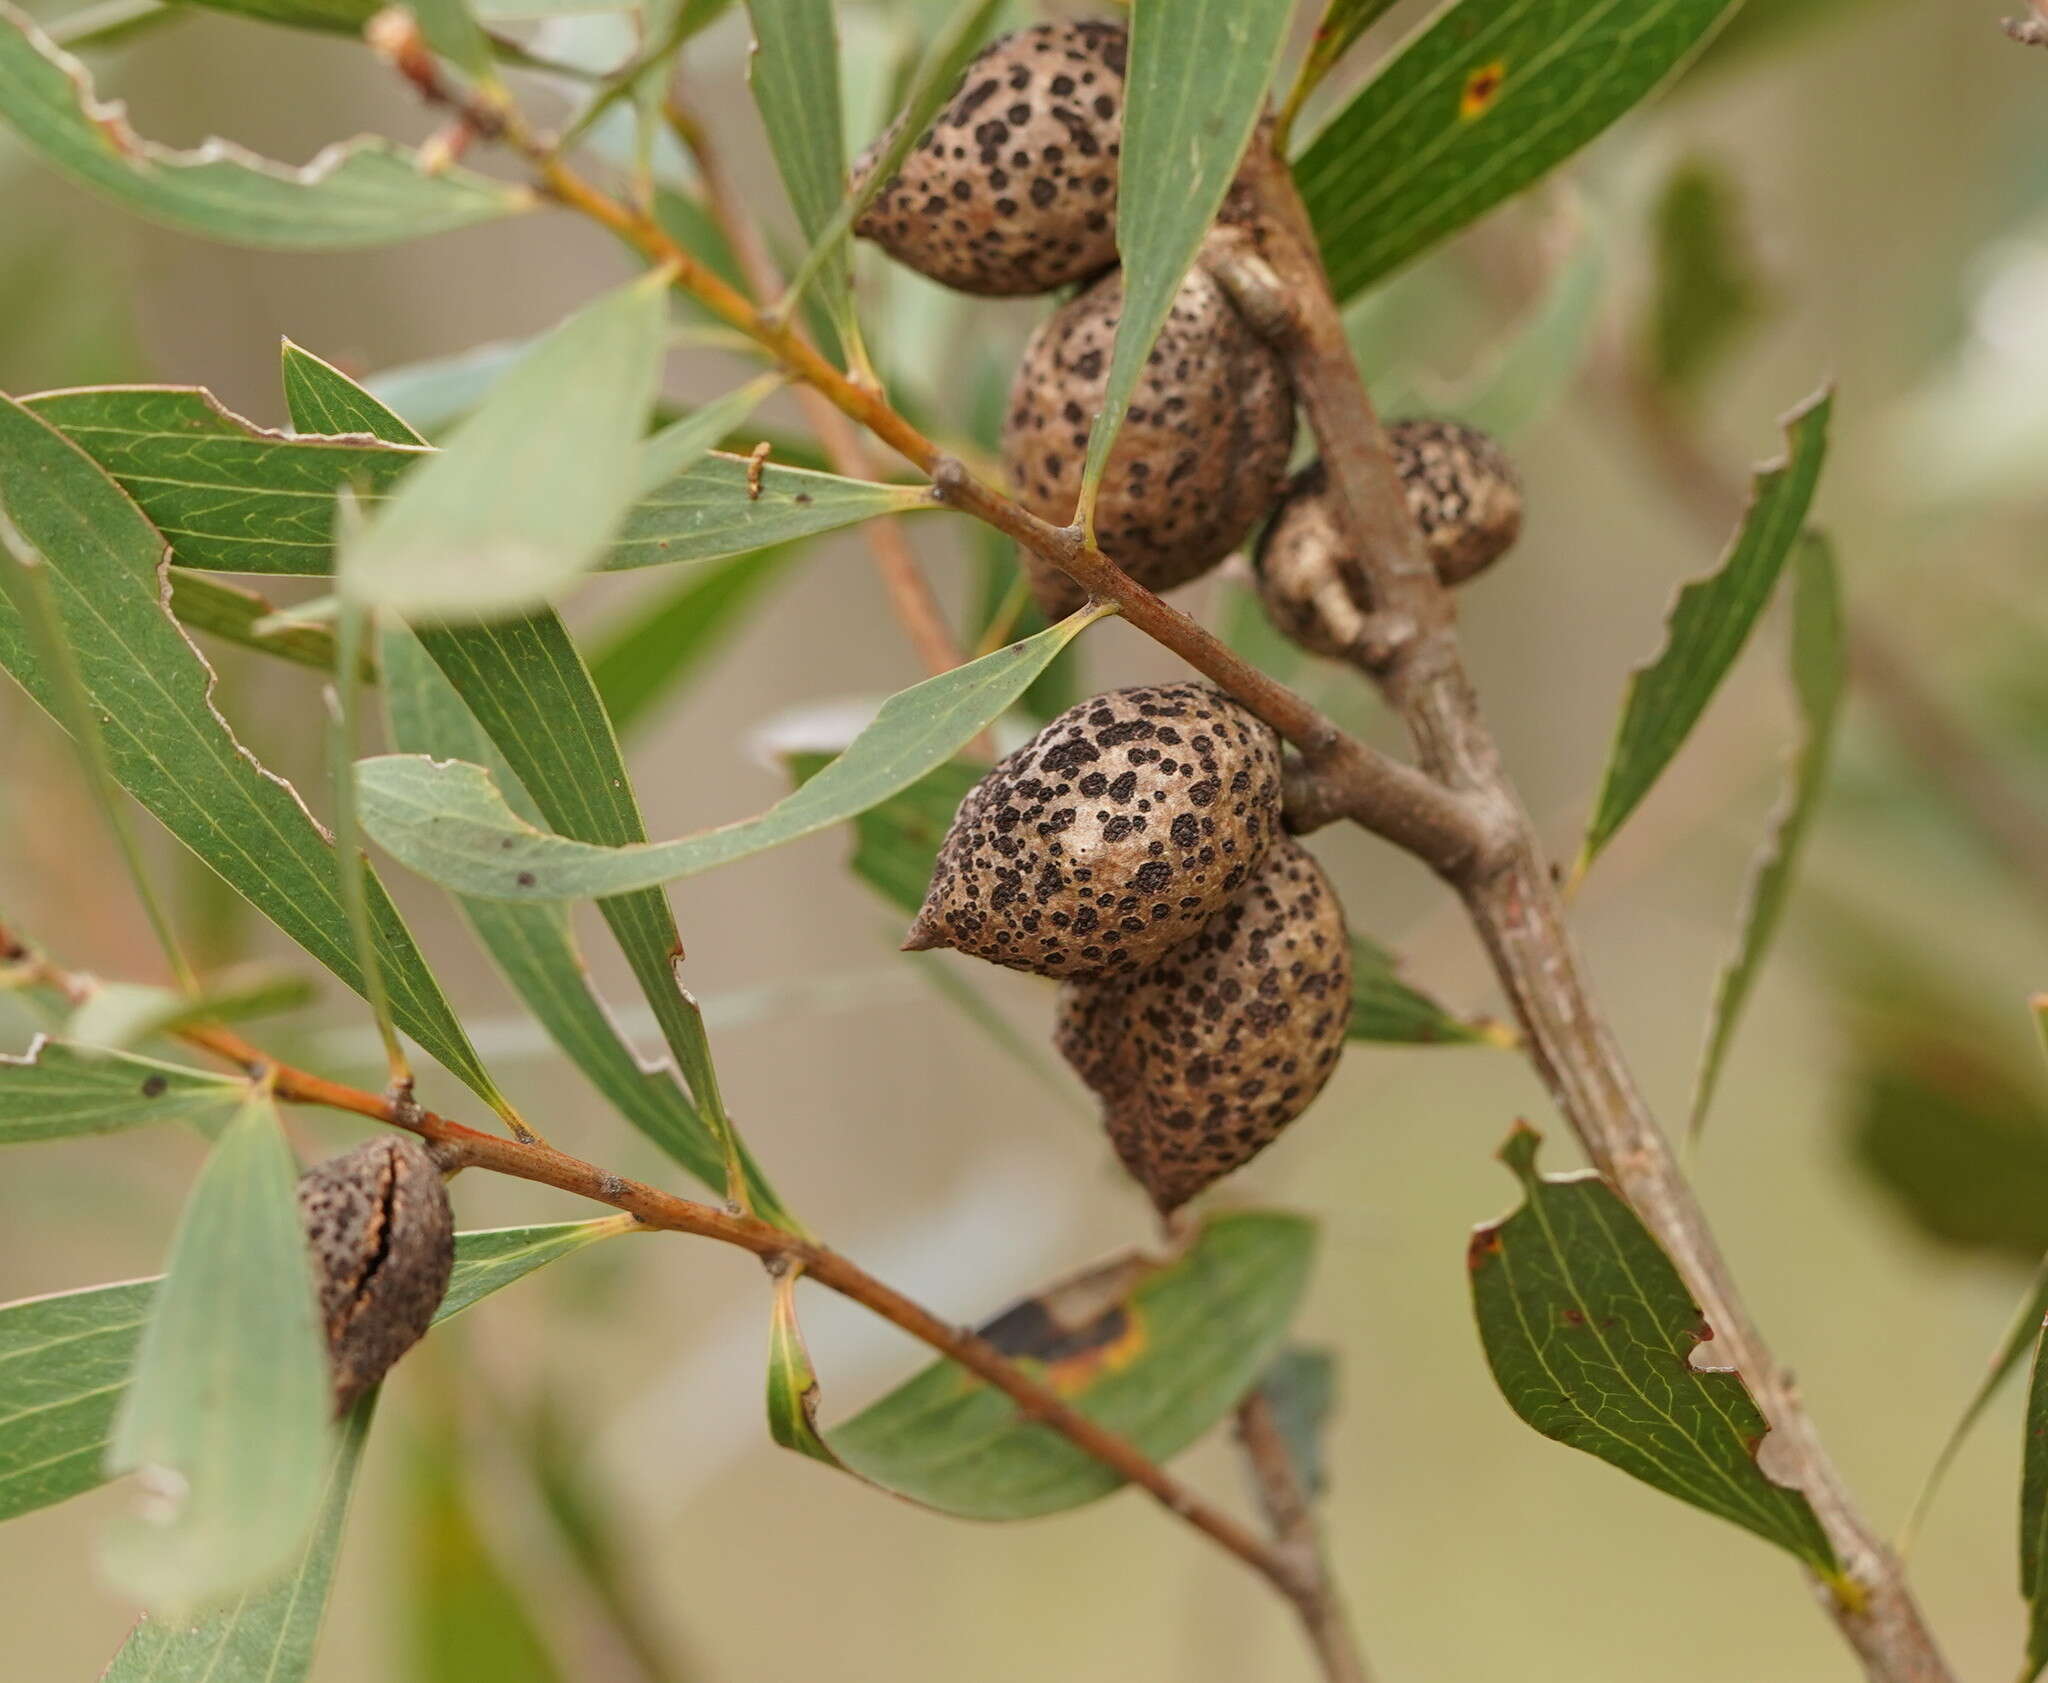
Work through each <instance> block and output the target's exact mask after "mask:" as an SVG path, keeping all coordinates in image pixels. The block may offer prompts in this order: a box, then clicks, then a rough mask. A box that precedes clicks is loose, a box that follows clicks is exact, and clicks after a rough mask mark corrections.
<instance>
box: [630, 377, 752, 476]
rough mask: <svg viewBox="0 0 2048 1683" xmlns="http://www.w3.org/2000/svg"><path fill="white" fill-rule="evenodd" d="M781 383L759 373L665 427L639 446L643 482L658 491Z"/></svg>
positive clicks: (743, 419)
mask: <svg viewBox="0 0 2048 1683" xmlns="http://www.w3.org/2000/svg"><path fill="white" fill-rule="evenodd" d="M782 384H783V376H782V375H780V374H762V375H758V376H757V377H755V378H754V379H752V380H749V381H748V382H747V383H746V384H745V385H744V386H737V387H735V388H734V389H733V390H731V391H729V392H727V393H726V394H725V395H724V396H723V397H715V398H713V399H712V400H711V401H710V402H709V403H707V404H704V405H703V406H701V407H700V408H697V409H693V410H691V411H690V413H689V414H687V415H685V416H683V417H682V419H680V420H678V421H675V422H673V423H671V424H670V425H668V426H666V427H663V428H662V429H661V431H660V432H658V433H656V434H655V435H654V436H653V437H652V438H650V439H649V440H648V441H647V442H646V443H645V444H644V445H642V446H641V448H640V480H641V484H642V486H643V487H644V488H645V489H646V490H648V491H658V490H660V489H661V487H662V486H664V485H666V484H667V483H668V482H669V481H670V480H672V479H674V478H675V477H676V476H677V475H678V474H680V473H683V472H686V471H687V470H688V469H690V468H691V467H694V466H695V465H696V464H697V462H698V461H699V460H700V459H701V458H702V457H704V456H707V455H709V454H710V453H711V451H712V450H713V449H714V448H716V446H717V444H718V442H719V440H720V439H722V438H724V437H725V436H726V434H727V433H730V432H732V431H734V430H735V429H736V428H738V427H740V426H741V425H743V424H744V423H745V421H746V419H747V417H748V416H749V415H751V414H753V412H754V411H755V410H756V409H758V408H759V407H760V406H761V404H762V403H763V402H765V401H766V400H767V399H768V398H769V397H770V396H771V395H773V393H774V392H775V391H776V390H777V389H778V388H780V387H781V385H782Z"/></svg>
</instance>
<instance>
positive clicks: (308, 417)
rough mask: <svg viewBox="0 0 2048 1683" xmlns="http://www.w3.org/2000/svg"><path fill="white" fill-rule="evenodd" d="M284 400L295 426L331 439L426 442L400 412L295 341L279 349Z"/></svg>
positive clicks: (394, 442)
mask: <svg viewBox="0 0 2048 1683" xmlns="http://www.w3.org/2000/svg"><path fill="white" fill-rule="evenodd" d="M281 361H282V364H283V369H284V402H285V408H286V409H287V410H288V411H290V414H291V418H292V427H293V429H294V430H295V431H298V432H309V433H315V434H319V435H323V436H325V437H328V438H341V437H345V436H347V435H349V434H352V433H360V434H365V435H367V436H368V437H371V438H375V439H380V440H382V441H383V442H384V443H386V444H425V443H426V440H425V439H424V438H422V437H421V436H420V435H419V434H418V433H417V432H415V431H414V430H413V429H412V427H411V426H410V425H408V424H407V423H406V422H405V421H404V420H403V419H402V418H401V417H400V416H398V415H396V414H394V413H393V412H392V411H391V410H390V409H389V408H387V407H386V406H385V405H384V404H383V403H381V402H379V401H378V400H377V399H376V398H375V397H373V396H371V395H370V393H368V392H367V391H365V390H364V389H363V388H362V387H361V386H359V385H357V384H356V383H355V381H353V380H351V379H350V378H349V377H348V376H347V375H346V374H344V373H342V371H341V370H340V369H339V368H336V367H335V366H334V364H333V363H331V362H328V361H326V360H325V359H323V358H321V357H317V356H315V355H314V354H313V353H312V352H311V351H309V350H307V349H305V348H304V347H303V346H300V345H295V344H293V343H292V342H291V340H289V339H287V340H285V341H284V344H283V347H282V351H281Z"/></svg>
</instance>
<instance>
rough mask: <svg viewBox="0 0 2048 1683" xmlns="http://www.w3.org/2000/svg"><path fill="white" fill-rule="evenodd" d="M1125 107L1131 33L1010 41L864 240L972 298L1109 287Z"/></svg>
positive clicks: (1052, 28)
mask: <svg viewBox="0 0 2048 1683" xmlns="http://www.w3.org/2000/svg"><path fill="white" fill-rule="evenodd" d="M1123 105H1124V32H1123V29H1122V28H1121V27H1120V26H1119V25H1117V24H1112V23H1044V24H1038V25H1036V26H1034V27H1032V28H1030V29H1020V30H1018V31H1017V32H1016V33H1015V34H1012V35H1005V36H1003V37H1002V38H1001V39H1000V40H998V41H994V42H991V43H990V44H989V46H988V47H987V48H986V49H985V50H984V51H983V52H982V54H981V56H980V57H979V58H977V59H975V60H974V62H973V63H972V64H970V65H969V66H968V67H967V72H966V75H965V76H964V77H963V78H962V80H961V83H960V91H959V92H958V93H957V94H955V95H954V97H953V100H952V102H951V103H950V104H949V105H947V106H946V108H945V109H944V110H943V111H941V112H940V113H939V116H938V120H937V121H936V122H934V123H933V125H932V127H931V129H930V131H929V132H928V133H926V134H925V136H924V138H923V139H921V140H920V141H919V142H918V143H917V145H916V146H914V147H913V148H912V149H911V151H910V153H909V155H908V156H907V157H906V158H905V159H904V162H903V167H902V169H901V170H900V171H898V172H897V174H896V175H895V176H893V177H892V178H891V179H890V180H889V182H888V184H887V185H886V186H884V187H883V188H882V190H881V192H880V193H878V194H877V195H876V196H875V200H874V202H873V203H872V204H871V205H869V207H868V208H867V210H866V211H865V212H864V213H863V214H862V216H861V218H860V220H859V221H858V222H856V223H855V224H854V231H855V232H856V233H858V234H860V235H862V236H863V237H864V238H867V239H871V240H873V241H875V242H876V244H878V245H880V246H881V247H882V249H883V250H885V251H887V252H888V253H889V255H890V256H891V257H894V258H895V259H896V260H897V261H898V262H900V263H906V264H908V265H909V266H910V267H911V268H913V269H915V270H917V271H918V272H919V273H920V274H925V275H929V276H931V278H932V279H933V280H935V281H939V282H941V283H942V284H944V285H946V286H951V287H956V288H958V289H959V290H960V291H962V292H979V293H985V294H990V295H994V296H1003V297H1008V296H1014V295H1017V294H1022V293H1034V292H1050V291H1052V290H1053V288H1055V287H1060V286H1066V285H1068V284H1070V283H1071V282H1074V281H1078V280H1086V279H1087V278H1088V277H1089V276H1090V275H1097V274H1100V273H1101V272H1102V271H1103V270H1104V269H1106V268H1108V267H1109V266H1110V265H1111V264H1112V263H1114V262H1115V261H1116V173H1117V154H1118V153H1119V152H1120V151H1122V149H1123V125H1124V113H1123ZM887 139H888V137H886V136H885V137H884V138H883V139H882V140H880V141H877V142H876V144H875V145H874V146H872V147H870V148H869V149H868V152H867V153H866V154H864V155H863V156H862V158H861V160H860V162H859V163H858V164H856V165H855V166H854V174H855V176H856V178H858V177H861V176H864V175H866V173H867V171H868V169H869V168H870V164H871V160H872V158H873V156H874V154H875V153H876V152H877V151H879V150H880V149H881V148H882V147H883V146H884V145H886V144H887Z"/></svg>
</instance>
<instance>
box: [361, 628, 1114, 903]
mask: <svg viewBox="0 0 2048 1683" xmlns="http://www.w3.org/2000/svg"><path fill="white" fill-rule="evenodd" d="M1099 617H1100V614H1099V612H1098V611H1097V610H1093V609H1082V610H1081V611H1079V612H1077V613H1075V614H1073V615H1071V616H1070V617H1068V618H1067V619H1064V620H1062V621H1060V623H1059V624H1058V625H1055V626H1053V627H1052V628H1051V629H1050V630H1047V631H1041V632H1040V633H1039V634H1038V635H1037V636H1036V637H1031V638H1027V639H1026V640H1025V641H1024V642H1021V643H1013V644H1011V645H1010V646H1009V647H1008V648H1005V649H999V650H997V651H996V652H995V653H994V654H991V655H984V656H983V657H982V658H981V659H980V660H975V661H970V662H968V664H967V665H965V666H958V667H955V668H954V669H953V670H952V671H950V672H945V673H941V674H940V675H939V676H938V677H936V678H928V679H926V680H925V681H924V682H923V683H921V684H917V685H914V686H912V687H911V688H910V689H907V690H902V691H900V692H898V693H897V694H896V695H893V696H891V697H890V698H889V699H888V700H887V701H886V702H884V703H883V704H882V708H881V711H880V712H878V713H877V714H876V715H875V717H874V720H873V721H872V722H871V723H870V724H869V725H868V727H867V728H866V729H865V730H863V731H862V732H861V733H860V735H858V736H857V737H855V738H854V740H853V741H852V743H851V744H849V745H848V747H847V749H846V751H845V752H844V753H843V754H841V755H840V756H839V757H838V758H837V759H836V760H834V761H833V762H832V764H831V765H829V766H827V767H826V768H825V769H824V770H823V771H821V772H820V773H818V775H817V776H816V777H814V778H812V779H811V780H810V782H808V783H806V784H804V785H803V787H802V788H800V789H798V790H796V791H795V792H794V793H792V794H789V795H786V796H784V797H783V799H781V800H780V801H778V802H776V804H775V805H774V806H772V807H770V808H769V809H768V810H767V811H766V812H764V813H761V814H759V815H757V816H756V817H753V818H747V819H742V820H740V821H739V822H737V823H733V824H726V825H723V826H721V827H720V828H718V829H715V830H706V831H703V832H701V833H699V834H697V835H693V836H684V837H682V838H681V839H679V840H676V841H667V842H647V843H642V844H640V845H638V846H630V847H594V846H591V845H590V844H589V843H586V842H576V841H570V840H568V839H567V838H565V837H562V836H552V835H548V834H545V833H544V832H542V831H539V830H536V829H535V828H534V827H533V826H532V825H530V824H527V823H524V822H522V821H521V820H520V818H519V817H518V816H517V814H515V813H514V812H513V811H512V810H511V808H509V807H508V806H506V804H505V801H504V797H503V796H502V795H500V794H499V792H498V791H497V789H496V788H494V787H493V786H492V783H491V780H490V778H489V776H488V775H487V774H486V773H485V772H483V771H482V770H480V769H479V768H477V767H475V766H471V765H464V764H462V763H460V762H456V763H453V764H437V763H435V762H434V761H431V760H426V759H421V758H418V757H415V756H408V755H386V756H384V757H382V758H379V759H371V760H365V761H363V762H362V763H361V765H360V766H359V767H358V768H357V775H358V778H359V779H360V781H361V785H362V802H363V821H364V824H365V826H366V828H367V829H368V830H369V832H370V834H371V835H372V836H373V837H374V838H375V839H376V841H377V843H378V845H379V846H381V847H383V848H384V849H385V850H386V851H387V852H389V853H391V854H392V855H393V857H395V858H397V859H399V860H400V861H402V862H403V863H404V864H405V865H407V866H408V867H410V868H411V869H413V870H416V871H418V872H419V873H420V874H421V875H422V876H424V877H427V878H429V879H430V880H431V881H434V882H438V883H440V884H441V885H442V886H443V887H446V888H452V889H455V890H456V891H457V892H458V893H462V894H474V895H483V896H486V897H492V898H497V899H504V900H522V899H523V900H601V899H604V898H606V897H607V896H610V895H614V894H629V893H632V892H634V891H635V890H638V889H644V888H650V887H653V886H655V885H656V884H659V883H663V882H669V881H673V880H675V879H676V878H679V877H686V876H694V875H696V874H697V873H699V872H701V871H708V870H711V869H713V868H714V867H716V866H719V865H725V864H729V863H731V862H732V861H733V860H735V859H743V858H745V857H747V856H748V855H750V854H754V853H758V852H761V851H762V850H764V849H766V848H770V847H779V846H781V845H782V844H783V843H784V842H790V841H795V840H796V839H797V838H798V837H800V836H807V835H810V834H812V833H813V832H815V831H818V830H822V829H824V828H826V827H827V826H828V825H832V824H837V823H839V822H841V821H842V820H843V819H847V818H851V817H853V816H854V815H855V814H856V813H859V812H863V811H865V810H866V809H867V808H869V807H871V806H873V805H875V804H876V803H877V802H880V801H884V800H887V799H888V798H889V797H890V796H891V795H893V794H895V793H897V792H898V791H899V790H901V789H905V788H908V787H909V786H910V785H911V784H913V783H915V782H916V781H917V780H918V779H919V778H920V777H922V776H923V775H924V774H925V773H926V772H928V771H931V770H933V769H934V768H935V767H937V766H940V765H943V764H944V763H945V762H946V761H947V760H949V759H950V758H952V756H953V754H954V753H955V752H956V751H957V750H958V749H959V748H960V747H961V746H962V745H963V744H965V743H967V742H969V741H971V740H972V739H973V738H974V737H975V735H976V734H978V733H979V732H980V731H981V730H982V729H983V728H984V727H986V726H987V725H988V724H989V722H990V721H991V720H993V719H996V718H998V717H1000V716H1001V715H1002V713H1003V712H1004V711H1005V710H1006V709H1007V708H1008V707H1009V706H1010V705H1011V704H1012V703H1013V702H1015V701H1016V699H1017V697H1018V696H1019V695H1021V694H1022V693H1023V692H1024V690H1025V689H1026V688H1027V687H1028V686H1029V685H1030V683H1031V681H1032V679H1033V678H1035V677H1036V676H1037V675H1038V674H1039V673H1040V672H1042V671H1044V670H1045V668H1046V666H1047V665H1048V664H1049V663H1050V662H1051V660H1052V658H1053V656H1054V655H1056V654H1058V653H1059V651H1060V650H1061V649H1062V648H1064V647H1065V646H1066V644H1067V643H1068V642H1069V641H1070V640H1072V639H1073V638H1074V637H1075V636H1077V635H1078V634H1079V633H1080V631H1081V630H1082V629H1083V627H1085V626H1087V625H1089V624H1091V623H1092V622H1093V620H1094V619H1096V618H1099Z"/></svg>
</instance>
